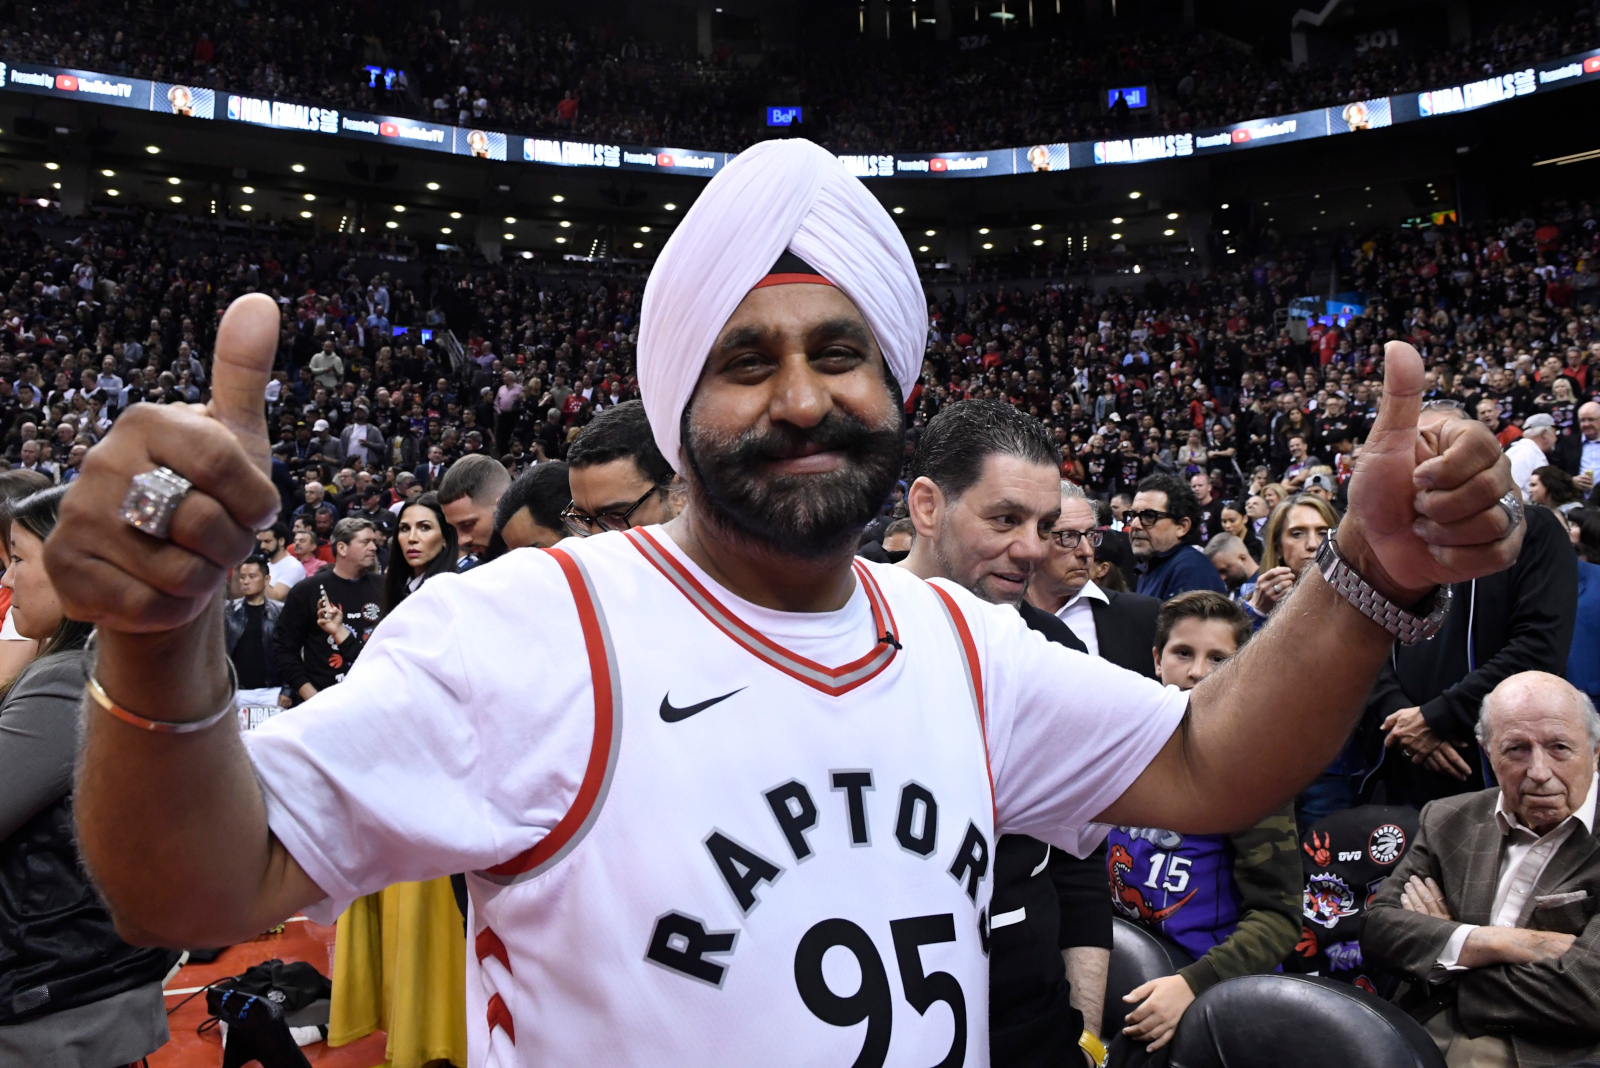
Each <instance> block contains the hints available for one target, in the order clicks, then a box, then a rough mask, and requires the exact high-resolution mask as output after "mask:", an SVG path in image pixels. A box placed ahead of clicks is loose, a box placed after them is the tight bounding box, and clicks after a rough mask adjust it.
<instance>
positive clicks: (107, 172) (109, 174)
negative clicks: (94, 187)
mask: <svg viewBox="0 0 1600 1068" xmlns="http://www.w3.org/2000/svg"><path fill="white" fill-rule="evenodd" d="M100 173H101V174H103V175H105V176H106V177H107V178H115V177H116V176H117V172H116V171H114V170H112V169H111V168H110V167H107V168H106V169H105V170H103V171H101V172H100Z"/></svg>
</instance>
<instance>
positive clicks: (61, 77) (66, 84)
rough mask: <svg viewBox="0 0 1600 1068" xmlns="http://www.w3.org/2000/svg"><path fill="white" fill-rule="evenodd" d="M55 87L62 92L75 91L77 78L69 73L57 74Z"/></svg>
mask: <svg viewBox="0 0 1600 1068" xmlns="http://www.w3.org/2000/svg"><path fill="white" fill-rule="evenodd" d="M56 88H57V89H60V90H61V91H62V92H63V93H76V92H77V91H78V79H77V78H74V77H73V76H72V75H70V74H57V75H56Z"/></svg>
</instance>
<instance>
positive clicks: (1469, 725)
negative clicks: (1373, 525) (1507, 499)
mask: <svg viewBox="0 0 1600 1068" xmlns="http://www.w3.org/2000/svg"><path fill="white" fill-rule="evenodd" d="M1527 516H1528V529H1527V531H1526V533H1525V535H1524V537H1523V541H1522V551H1521V552H1520V553H1519V554H1518V555H1517V560H1516V563H1514V564H1512V565H1511V566H1510V567H1509V568H1507V569H1506V570H1504V571H1500V572H1497V573H1496V574H1493V575H1489V576H1488V577H1486V578H1481V579H1477V580H1475V581H1473V582H1458V583H1456V584H1455V585H1454V586H1453V587H1451V590H1452V594H1453V603H1452V604H1451V606H1450V614H1449V615H1448V616H1446V617H1445V621H1444V627H1443V629H1441V630H1440V631H1439V634H1438V636H1437V637H1435V638H1434V639H1433V640H1432V641H1426V642H1422V643H1421V644H1419V645H1412V646H1401V645H1398V644H1396V645H1395V647H1394V651H1393V652H1392V653H1391V655H1390V657H1389V660H1388V662H1386V663H1385V664H1384V666H1383V668H1382V670H1381V671H1379V673H1378V678H1377V681H1376V682H1374V683H1373V687H1372V694H1371V696H1370V697H1369V698H1368V699H1367V708H1366V714H1365V715H1364V716H1363V718H1362V730H1363V731H1364V732H1365V735H1366V737H1365V738H1364V743H1365V752H1366V755H1367V767H1368V768H1369V769H1371V768H1374V767H1376V766H1378V765H1379V764H1380V762H1381V763H1382V765H1383V766H1384V774H1383V775H1381V776H1379V775H1370V778H1369V782H1368V793H1369V795H1370V792H1371V790H1372V788H1373V787H1374V786H1375V785H1376V783H1377V782H1378V781H1380V780H1381V781H1385V782H1387V784H1388V797H1387V800H1388V802H1389V803H1390V804H1413V805H1421V804H1424V803H1426V802H1428V801H1431V800H1434V799H1436V798H1441V797H1449V796H1451V795H1453V794H1459V793H1466V792H1468V791H1470V790H1481V789H1483V787H1484V783H1483V776H1482V771H1481V768H1480V767H1479V766H1478V765H1479V764H1480V763H1481V762H1480V761H1479V759H1478V755H1477V750H1476V749H1472V748H1470V747H1469V751H1468V755H1467V763H1468V764H1471V765H1473V766H1474V768H1473V775H1472V777H1470V778H1469V779H1468V780H1467V781H1466V782H1458V781H1457V780H1455V779H1453V778H1450V777H1448V776H1444V775H1439V774H1437V773H1434V772H1431V771H1429V770H1428V769H1427V768H1425V767H1423V766H1421V765H1417V764H1412V763H1411V762H1410V761H1409V760H1407V759H1405V758H1404V757H1402V756H1400V754H1399V751H1398V750H1395V749H1389V750H1384V749H1383V732H1382V730H1381V729H1380V728H1381V726H1382V724H1383V721H1384V719H1386V718H1387V717H1388V716H1389V715H1390V714H1391V713H1393V712H1398V711H1399V710H1400V709H1402V708H1411V707H1420V708H1421V709H1422V718H1423V719H1425V720H1426V721H1427V723H1428V726H1429V727H1430V728H1431V729H1432V730H1433V732H1434V733H1435V734H1437V735H1439V736H1440V737H1442V738H1445V739H1447V740H1449V741H1452V742H1471V741H1472V738H1473V730H1474V729H1475V728H1476V726H1477V723H1478V707H1479V705H1481V704H1482V703H1483V699H1484V697H1486V696H1487V695H1488V693H1489V691H1490V690H1492V689H1494V688H1495V686H1497V685H1498V684H1499V683H1500V681H1501V680H1502V679H1504V678H1506V677H1508V676H1510V675H1515V674H1517V673H1518V672H1521V671H1548V672H1549V673H1551V674H1552V675H1560V676H1562V677H1565V676H1566V673H1567V653H1568V652H1569V651H1570V649H1571V646H1572V630H1573V626H1574V623H1575V621H1576V619H1577V613H1578V560H1577V556H1576V554H1575V553H1574V552H1573V551H1572V542H1571V540H1570V539H1569V538H1568V537H1567V532H1566V530H1565V529H1563V528H1562V526H1561V522H1560V520H1558V519H1556V517H1555V516H1554V515H1552V514H1551V513H1550V512H1549V511H1548V510H1547V509H1544V508H1540V507H1536V506H1533V505H1529V506H1528V511H1527Z"/></svg>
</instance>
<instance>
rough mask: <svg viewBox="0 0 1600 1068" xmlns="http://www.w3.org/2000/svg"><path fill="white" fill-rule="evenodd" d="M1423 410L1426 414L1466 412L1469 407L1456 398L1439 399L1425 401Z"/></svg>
mask: <svg viewBox="0 0 1600 1068" xmlns="http://www.w3.org/2000/svg"><path fill="white" fill-rule="evenodd" d="M1422 410H1423V411H1425V412H1464V411H1466V410H1467V405H1466V403H1465V402H1464V401H1458V400H1456V399H1455V398H1454V397H1439V398H1437V399H1435V400H1430V401H1423V402H1422Z"/></svg>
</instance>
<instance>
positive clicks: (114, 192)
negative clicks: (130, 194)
mask: <svg viewBox="0 0 1600 1068" xmlns="http://www.w3.org/2000/svg"><path fill="white" fill-rule="evenodd" d="M118 195H120V194H119V191H118V190H115V189H107V190H106V196H108V197H114V196H118Z"/></svg>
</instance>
